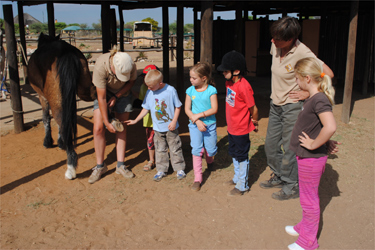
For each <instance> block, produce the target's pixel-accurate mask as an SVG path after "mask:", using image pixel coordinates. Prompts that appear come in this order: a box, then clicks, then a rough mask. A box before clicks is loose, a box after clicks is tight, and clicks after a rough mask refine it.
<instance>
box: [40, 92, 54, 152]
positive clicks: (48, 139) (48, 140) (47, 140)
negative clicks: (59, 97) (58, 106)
mask: <svg viewBox="0 0 375 250" xmlns="http://www.w3.org/2000/svg"><path fill="white" fill-rule="evenodd" d="M39 100H40V104H41V105H42V112H43V118H42V119H43V124H44V134H45V135H44V141H43V146H44V147H45V148H52V145H53V139H52V136H51V116H50V115H49V110H50V107H49V104H48V101H47V99H46V98H44V97H43V96H39Z"/></svg>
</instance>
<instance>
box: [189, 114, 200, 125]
mask: <svg viewBox="0 0 375 250" xmlns="http://www.w3.org/2000/svg"><path fill="white" fill-rule="evenodd" d="M199 118H200V116H199V114H193V115H192V116H191V122H192V123H195V122H196V121H198V120H199Z"/></svg>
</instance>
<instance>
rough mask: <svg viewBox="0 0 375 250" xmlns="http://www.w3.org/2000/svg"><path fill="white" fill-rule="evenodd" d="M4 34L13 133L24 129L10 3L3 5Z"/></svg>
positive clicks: (15, 42)
mask: <svg viewBox="0 0 375 250" xmlns="http://www.w3.org/2000/svg"><path fill="white" fill-rule="evenodd" d="M3 12H4V23H5V35H6V44H7V60H8V66H9V67H8V68H9V80H10V95H11V98H12V101H11V102H10V104H11V107H12V110H13V119H14V133H16V134H18V133H21V132H22V131H24V126H23V111H22V99H21V89H20V79H19V75H18V62H17V46H16V44H17V41H16V36H15V34H14V22H13V10H12V5H10V4H7V5H3Z"/></svg>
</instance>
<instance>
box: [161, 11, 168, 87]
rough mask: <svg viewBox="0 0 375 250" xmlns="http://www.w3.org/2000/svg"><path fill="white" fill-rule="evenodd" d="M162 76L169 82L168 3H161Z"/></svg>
mask: <svg viewBox="0 0 375 250" xmlns="http://www.w3.org/2000/svg"><path fill="white" fill-rule="evenodd" d="M162 13H163V78H164V82H167V83H168V82H169V13H168V5H167V4H163V7H162Z"/></svg>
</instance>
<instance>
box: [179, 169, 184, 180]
mask: <svg viewBox="0 0 375 250" xmlns="http://www.w3.org/2000/svg"><path fill="white" fill-rule="evenodd" d="M185 177H186V174H185V172H184V170H178V171H177V179H179V180H181V179H183V178H185Z"/></svg>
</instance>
